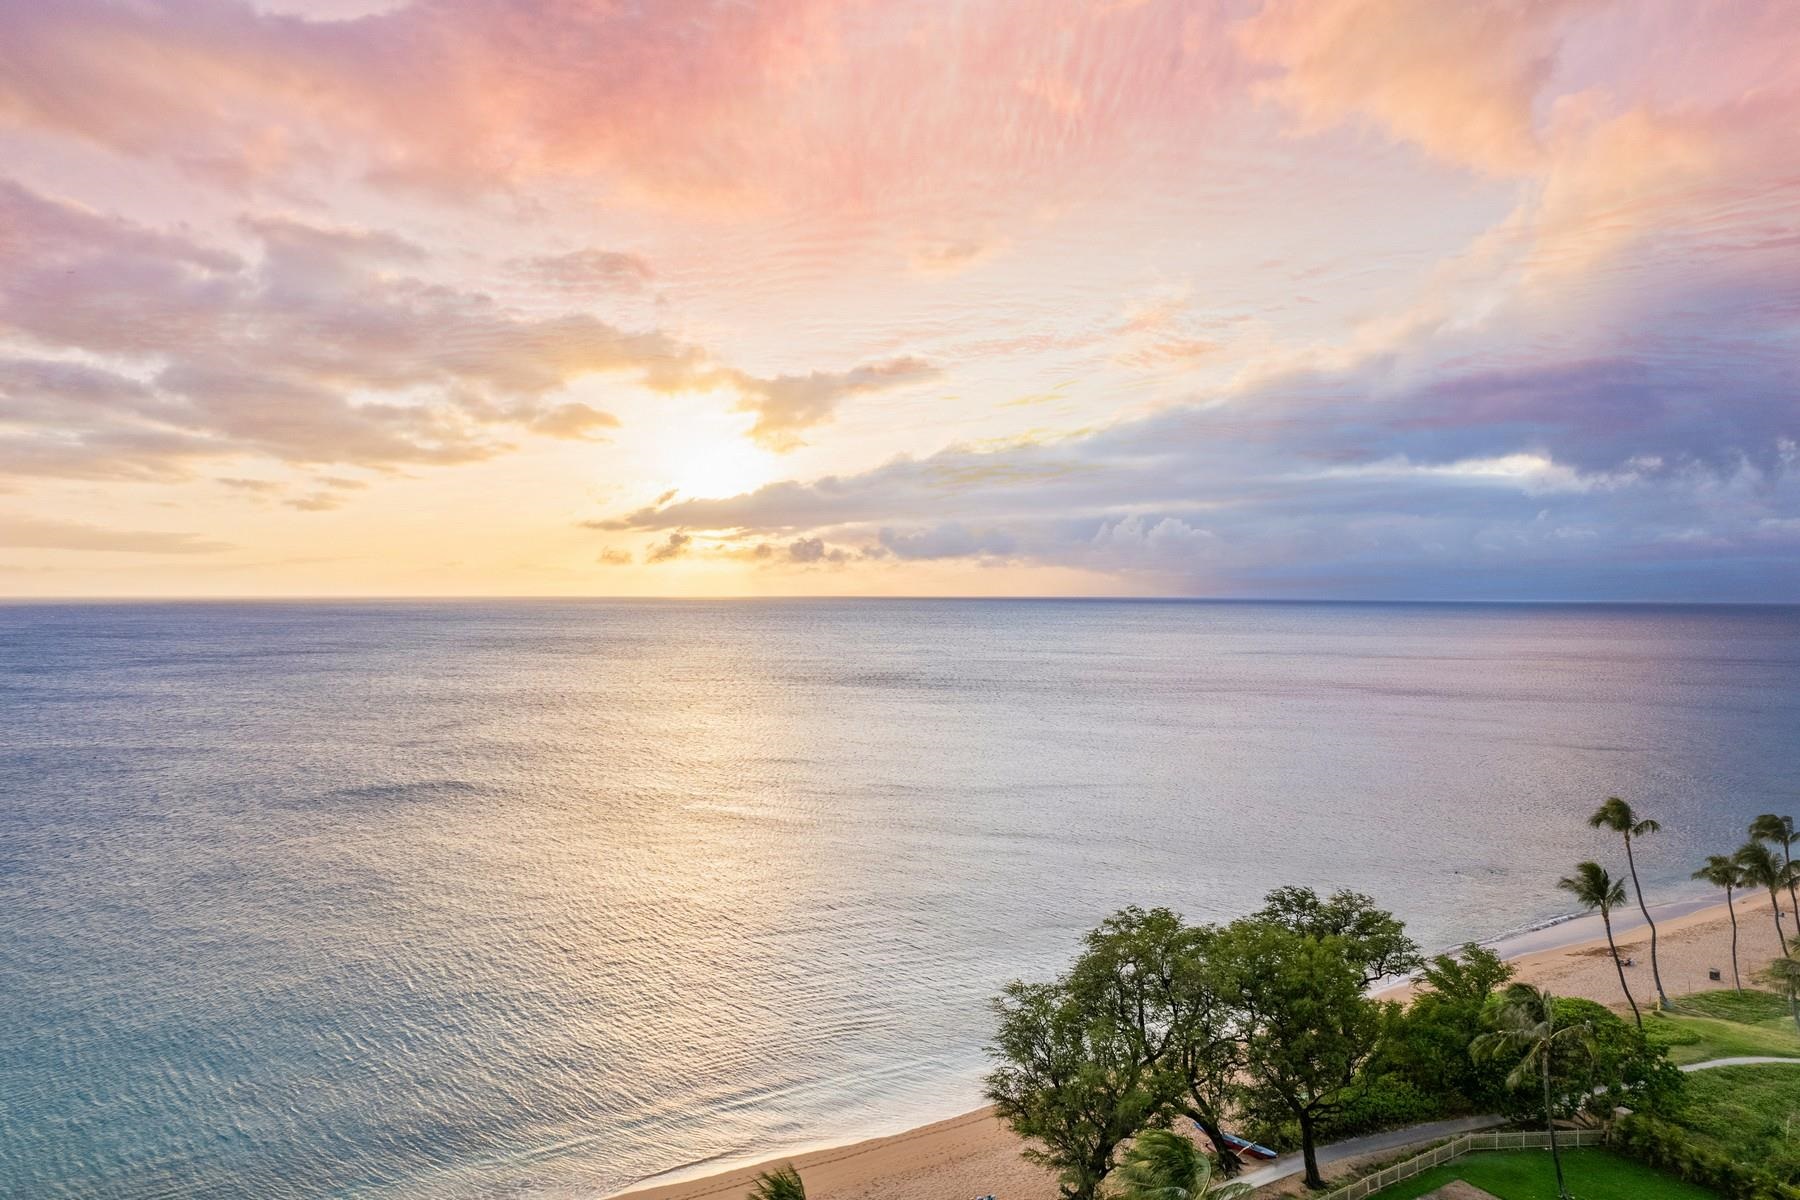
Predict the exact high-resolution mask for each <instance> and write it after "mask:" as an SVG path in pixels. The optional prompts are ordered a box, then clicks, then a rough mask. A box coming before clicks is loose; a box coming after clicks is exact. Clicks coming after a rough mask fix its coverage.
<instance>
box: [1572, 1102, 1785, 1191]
mask: <svg viewBox="0 0 1800 1200" xmlns="http://www.w3.org/2000/svg"><path fill="white" fill-rule="evenodd" d="M1607 1141H1608V1144H1609V1145H1611V1146H1612V1148H1613V1149H1614V1150H1616V1151H1618V1152H1619V1153H1621V1154H1625V1155H1629V1156H1630V1157H1632V1158H1635V1159H1638V1160H1639V1161H1640V1162H1644V1163H1648V1164H1649V1165H1650V1166H1653V1167H1657V1168H1659V1169H1661V1170H1664V1171H1668V1172H1670V1173H1672V1174H1675V1175H1678V1176H1680V1177H1681V1178H1683V1179H1685V1180H1687V1181H1688V1182H1689V1183H1693V1184H1697V1185H1699V1186H1700V1187H1704V1188H1711V1189H1712V1190H1713V1191H1716V1192H1718V1193H1719V1194H1720V1195H1722V1196H1726V1197H1728V1198H1730V1200H1800V1188H1796V1187H1792V1186H1790V1185H1788V1184H1785V1183H1783V1182H1781V1180H1779V1179H1776V1178H1775V1177H1773V1176H1772V1175H1770V1174H1768V1173H1767V1172H1766V1171H1763V1170H1761V1169H1759V1168H1758V1167H1755V1166H1751V1165H1750V1164H1748V1163H1741V1162H1737V1161H1734V1160H1733V1159H1732V1158H1731V1157H1730V1156H1729V1155H1726V1154H1722V1153H1720V1152H1719V1151H1718V1150H1715V1149H1713V1148H1712V1147H1710V1146H1705V1145H1702V1144H1701V1143H1699V1142H1697V1141H1696V1140H1694V1138H1692V1137H1691V1136H1689V1134H1688V1133H1687V1131H1686V1130H1684V1129H1682V1128H1681V1127H1680V1126H1678V1125H1672V1124H1670V1123H1669V1122H1667V1121H1664V1120H1660V1119H1658V1118H1656V1117H1652V1116H1647V1115H1645V1114H1643V1113H1632V1114H1629V1115H1626V1116H1622V1117H1620V1118H1619V1119H1618V1120H1616V1121H1615V1122H1613V1125H1612V1128H1611V1130H1610V1132H1609V1133H1608V1135H1607Z"/></svg>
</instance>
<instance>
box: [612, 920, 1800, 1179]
mask: <svg viewBox="0 0 1800 1200" xmlns="http://www.w3.org/2000/svg"><path fill="white" fill-rule="evenodd" d="M1784 900H1785V898H1784ZM1736 907H1737V916H1738V937H1739V943H1738V954H1739V961H1740V962H1741V964H1742V967H1743V971H1744V974H1745V979H1744V983H1745V985H1746V986H1750V985H1751V984H1752V980H1751V978H1750V976H1751V974H1752V973H1753V972H1754V971H1755V970H1756V969H1757V968H1759V967H1760V966H1761V965H1762V964H1764V963H1766V962H1767V961H1768V960H1769V959H1771V958H1774V957H1776V955H1777V954H1779V952H1780V951H1779V948H1778V946H1777V944H1776V934H1775V923H1774V921H1773V920H1771V919H1770V916H1769V898H1768V896H1767V895H1763V894H1758V895H1751V896H1743V897H1739V898H1737V901H1736ZM1614 925H1615V930H1616V936H1617V940H1618V945H1619V951H1620V953H1621V954H1622V955H1623V956H1624V957H1626V958H1628V959H1630V960H1631V961H1632V963H1633V965H1632V966H1629V967H1627V968H1626V969H1625V976H1626V980H1627V982H1628V983H1629V984H1630V986H1631V989H1632V993H1633V994H1634V995H1635V996H1636V997H1637V998H1638V1002H1639V1004H1640V1005H1643V1006H1645V1007H1648V1006H1649V1005H1650V1004H1651V1003H1653V1002H1654V1000H1655V995H1656V992H1655V987H1654V985H1653V983H1652V981H1651V978H1650V936H1649V931H1648V929H1647V928H1645V926H1644V924H1643V919H1642V918H1641V917H1639V916H1637V912H1636V909H1635V908H1634V909H1632V910H1631V911H1630V913H1629V914H1617V915H1616V916H1615V919H1614ZM1786 926H1787V927H1788V930H1789V932H1790V933H1791V932H1792V929H1791V926H1792V922H1791V921H1789V922H1787V923H1786ZM1559 933H1560V934H1561V935H1562V936H1563V937H1564V938H1565V939H1566V940H1565V941H1563V942H1562V944H1550V945H1546V944H1545V943H1546V942H1552V943H1553V942H1555V939H1556V935H1557V934H1559ZM1511 945H1517V946H1521V947H1523V946H1531V947H1542V948H1533V949H1530V950H1528V951H1526V952H1524V953H1518V954H1513V953H1509V948H1510V946H1511ZM1495 948H1496V949H1497V950H1499V951H1500V952H1501V953H1502V954H1503V955H1506V957H1507V960H1508V961H1509V962H1511V963H1512V964H1513V967H1514V969H1515V971H1516V972H1517V976H1516V977H1517V978H1519V979H1522V980H1526V981H1528V982H1531V983H1536V984H1538V985H1540V986H1542V987H1546V988H1548V989H1549V990H1550V991H1552V992H1554V993H1556V994H1558V995H1565V996H1585V997H1587V998H1588V999H1591V1000H1597V1001H1599V1002H1600V1003H1602V1004H1606V1005H1609V1006H1611V1007H1613V1008H1617V1009H1621V1010H1622V1009H1624V1007H1625V1001H1624V998H1623V997H1622V996H1621V995H1620V994H1619V978H1618V973H1617V972H1616V971H1615V969H1614V967H1613V963H1612V959H1611V957H1610V956H1609V954H1608V952H1607V946H1606V940H1605V937H1604V935H1603V934H1600V933H1599V924H1598V921H1597V920H1594V919H1591V918H1581V919H1579V920H1573V921H1569V922H1567V923H1566V924H1564V925H1557V926H1553V927H1551V928H1550V929H1547V930H1537V931H1534V932H1532V933H1531V934H1529V935H1521V936H1520V937H1518V938H1513V939H1506V940H1504V941H1501V942H1499V943H1497V944H1496V946H1495ZM1657 952H1658V959H1659V962H1660V964H1661V969H1662V978H1663V986H1664V987H1665V988H1666V989H1667V990H1668V992H1669V994H1670V995H1671V996H1678V995H1685V994H1687V993H1689V992H1698V991H1706V990H1708V989H1710V988H1718V987H1730V986H1731V925H1730V918H1729V916H1728V915H1727V913H1726V911H1725V905H1724V903H1723V902H1722V901H1721V902H1720V903H1717V904H1713V905H1708V906H1705V907H1701V908H1697V909H1693V910H1692V911H1683V912H1681V913H1680V914H1679V915H1675V916H1666V915H1659V916H1658V918H1657ZM1711 970H1718V971H1719V972H1720V974H1721V976H1722V982H1721V981H1714V980H1712V979H1710V978H1709V977H1708V972H1709V971H1711ZM1410 992H1411V985H1407V984H1402V985H1399V986H1397V987H1394V988H1390V989H1387V990H1386V991H1384V992H1383V993H1382V995H1384V996H1386V997H1389V998H1393V999H1402V998H1404V997H1405V996H1406V995H1408V994H1410ZM1020 1149H1021V1143H1020V1141H1019V1139H1018V1138H1016V1137H1015V1136H1013V1134H1012V1132H1011V1131H1010V1130H1008V1129H1007V1128H1006V1127H1005V1126H1004V1125H1002V1124H1001V1123H1000V1122H999V1121H998V1120H997V1119H996V1118H995V1117H994V1116H993V1114H992V1113H991V1111H990V1110H988V1109H979V1110H977V1111H975V1112H970V1113H965V1114H963V1115H962V1116H959V1117H952V1118H950V1119H949V1120H946V1121H938V1122H936V1123H934V1124H931V1125H923V1126H920V1127H918V1128H916V1129H910V1130H907V1131H906V1132H904V1133H899V1134H894V1135H893V1136H891V1137H882V1138H872V1139H870V1140H868V1141H862V1142H856V1143H854V1144H851V1145H847V1146H839V1147H836V1148H832V1149H826V1150H817V1151H813V1152H811V1153H807V1154H797V1155H793V1156H791V1157H778V1158H775V1159H773V1160H770V1162H765V1163H762V1164H757V1165H751V1166H745V1167H740V1168H736V1169H732V1170H729V1171H723V1172H719V1173H717V1174H712V1175H706V1176H703V1177H700V1178H694V1179H688V1180H685V1181H682V1182H678V1183H670V1184H664V1185H661V1186H654V1187H646V1188H639V1189H636V1190H633V1191H630V1192H627V1193H624V1195H628V1196H630V1197H632V1200H727V1198H728V1200H739V1198H741V1197H743V1196H744V1195H745V1194H746V1193H747V1192H748V1191H749V1188H750V1183H751V1181H752V1180H753V1179H754V1178H755V1176H756V1174H757V1172H758V1171H760V1170H762V1169H765V1168H766V1167H767V1166H769V1165H771V1163H780V1162H784V1161H792V1162H793V1163H794V1165H795V1166H796V1167H797V1168H799V1170H800V1172H801V1174H802V1176H803V1177H804V1178H805V1180H806V1184H807V1189H808V1192H809V1193H810V1194H811V1195H814V1196H820V1197H827V1198H829V1200H970V1198H971V1197H977V1196H986V1195H989V1194H992V1195H994V1196H996V1197H998V1198H999V1200H1055V1196H1056V1184H1055V1181H1054V1179H1053V1178H1052V1177H1051V1175H1050V1174H1049V1173H1048V1172H1046V1171H1043V1170H1041V1169H1039V1168H1037V1167H1035V1166H1033V1165H1031V1164H1030V1163H1027V1162H1026V1161H1025V1160H1024V1159H1022V1158H1021V1157H1020V1156H1019V1151H1020Z"/></svg>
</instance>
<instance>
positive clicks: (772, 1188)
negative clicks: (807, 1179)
mask: <svg viewBox="0 0 1800 1200" xmlns="http://www.w3.org/2000/svg"><path fill="white" fill-rule="evenodd" d="M750 1200H806V1184H804V1183H802V1182H801V1181H800V1172H798V1171H796V1170H794V1164H793V1163H783V1164H782V1165H781V1166H779V1167H776V1168H775V1169H774V1170H773V1171H764V1172H763V1173H762V1174H761V1175H758V1176H757V1177H756V1182H754V1183H752V1184H751V1185H750Z"/></svg>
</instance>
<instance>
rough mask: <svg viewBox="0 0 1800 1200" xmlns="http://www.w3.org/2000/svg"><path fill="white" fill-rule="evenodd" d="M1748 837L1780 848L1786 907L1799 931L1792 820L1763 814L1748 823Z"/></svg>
mask: <svg viewBox="0 0 1800 1200" xmlns="http://www.w3.org/2000/svg"><path fill="white" fill-rule="evenodd" d="M1750 836H1751V838H1753V839H1754V840H1756V841H1759V842H1772V843H1773V844H1775V845H1777V846H1780V847H1781V865H1782V866H1783V867H1784V868H1786V870H1787V894H1788V907H1789V908H1791V909H1793V910H1794V927H1795V928H1796V929H1800V896H1797V895H1796V894H1795V887H1794V842H1795V841H1797V840H1800V838H1797V837H1796V836H1795V834H1794V818H1792V817H1784V816H1780V815H1778V814H1776V813H1764V814H1763V815H1762V816H1760V817H1758V818H1756V820H1754V821H1752V822H1750Z"/></svg>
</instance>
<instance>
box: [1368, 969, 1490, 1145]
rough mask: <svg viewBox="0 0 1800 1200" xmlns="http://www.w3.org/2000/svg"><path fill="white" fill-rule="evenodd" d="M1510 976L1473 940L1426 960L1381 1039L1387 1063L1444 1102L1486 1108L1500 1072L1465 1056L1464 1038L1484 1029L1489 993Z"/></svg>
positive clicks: (1467, 1040) (1468, 1039) (1468, 1108)
mask: <svg viewBox="0 0 1800 1200" xmlns="http://www.w3.org/2000/svg"><path fill="white" fill-rule="evenodd" d="M1511 978H1512V968H1511V967H1510V966H1508V965H1507V964H1506V963H1505V962H1504V961H1503V960H1502V959H1501V958H1500V956H1499V955H1497V954H1495V953H1494V952H1493V951H1492V950H1489V949H1488V948H1487V947H1485V946H1480V945H1477V944H1475V943H1474V942H1470V943H1468V944H1467V945H1464V946H1463V947H1462V948H1461V949H1459V950H1458V951H1456V953H1455V954H1439V955H1436V956H1435V957H1433V958H1432V959H1430V960H1429V961H1427V962H1426V964H1425V966H1424V968H1423V969H1422V970H1421V972H1420V978H1419V982H1420V987H1419V990H1418V991H1417V992H1416V993H1415V994H1414V996H1413V998H1412V1003H1411V1004H1409V1005H1407V1006H1406V1010H1405V1012H1403V1013H1402V1014H1401V1015H1400V1017H1399V1020H1398V1023H1397V1025H1396V1028H1395V1031H1394V1035H1393V1036H1392V1037H1391V1038H1390V1039H1388V1042H1387V1044H1386V1047H1385V1055H1386V1062H1387V1063H1388V1065H1390V1066H1391V1067H1392V1069H1393V1070H1394V1071H1396V1072H1398V1073H1399V1074H1400V1075H1401V1076H1402V1077H1403V1078H1405V1079H1407V1080H1408V1081H1410V1082H1411V1083H1412V1084H1413V1086H1414V1087H1416V1088H1418V1089H1420V1090H1421V1091H1423V1092H1425V1093H1426V1094H1428V1095H1431V1096H1434V1097H1436V1098H1438V1100H1439V1101H1440V1103H1442V1104H1443V1106H1444V1107H1446V1108H1449V1109H1458V1110H1462V1111H1486V1110H1487V1109H1489V1108H1491V1107H1492V1106H1493V1105H1494V1104H1496V1103H1497V1102H1498V1101H1499V1099H1500V1094H1501V1091H1502V1083H1501V1080H1502V1078H1503V1077H1504V1075H1505V1074H1506V1072H1505V1070H1504V1069H1503V1068H1501V1069H1496V1068H1495V1067H1494V1066H1493V1065H1492V1064H1490V1063H1478V1062H1476V1061H1474V1060H1473V1059H1472V1058H1470V1056H1469V1043H1470V1042H1472V1041H1474V1040H1475V1038H1477V1037H1478V1036H1480V1035H1481V1034H1482V1033H1483V1032H1485V1031H1486V1028H1487V1027H1486V1024H1485V1022H1484V1018H1485V1016H1486V1013H1487V1009H1488V1004H1489V998H1490V997H1491V996H1492V995H1493V994H1494V990H1495V989H1496V988H1499V987H1501V986H1503V985H1504V984H1505V983H1506V982H1507V980H1509V979H1511Z"/></svg>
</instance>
